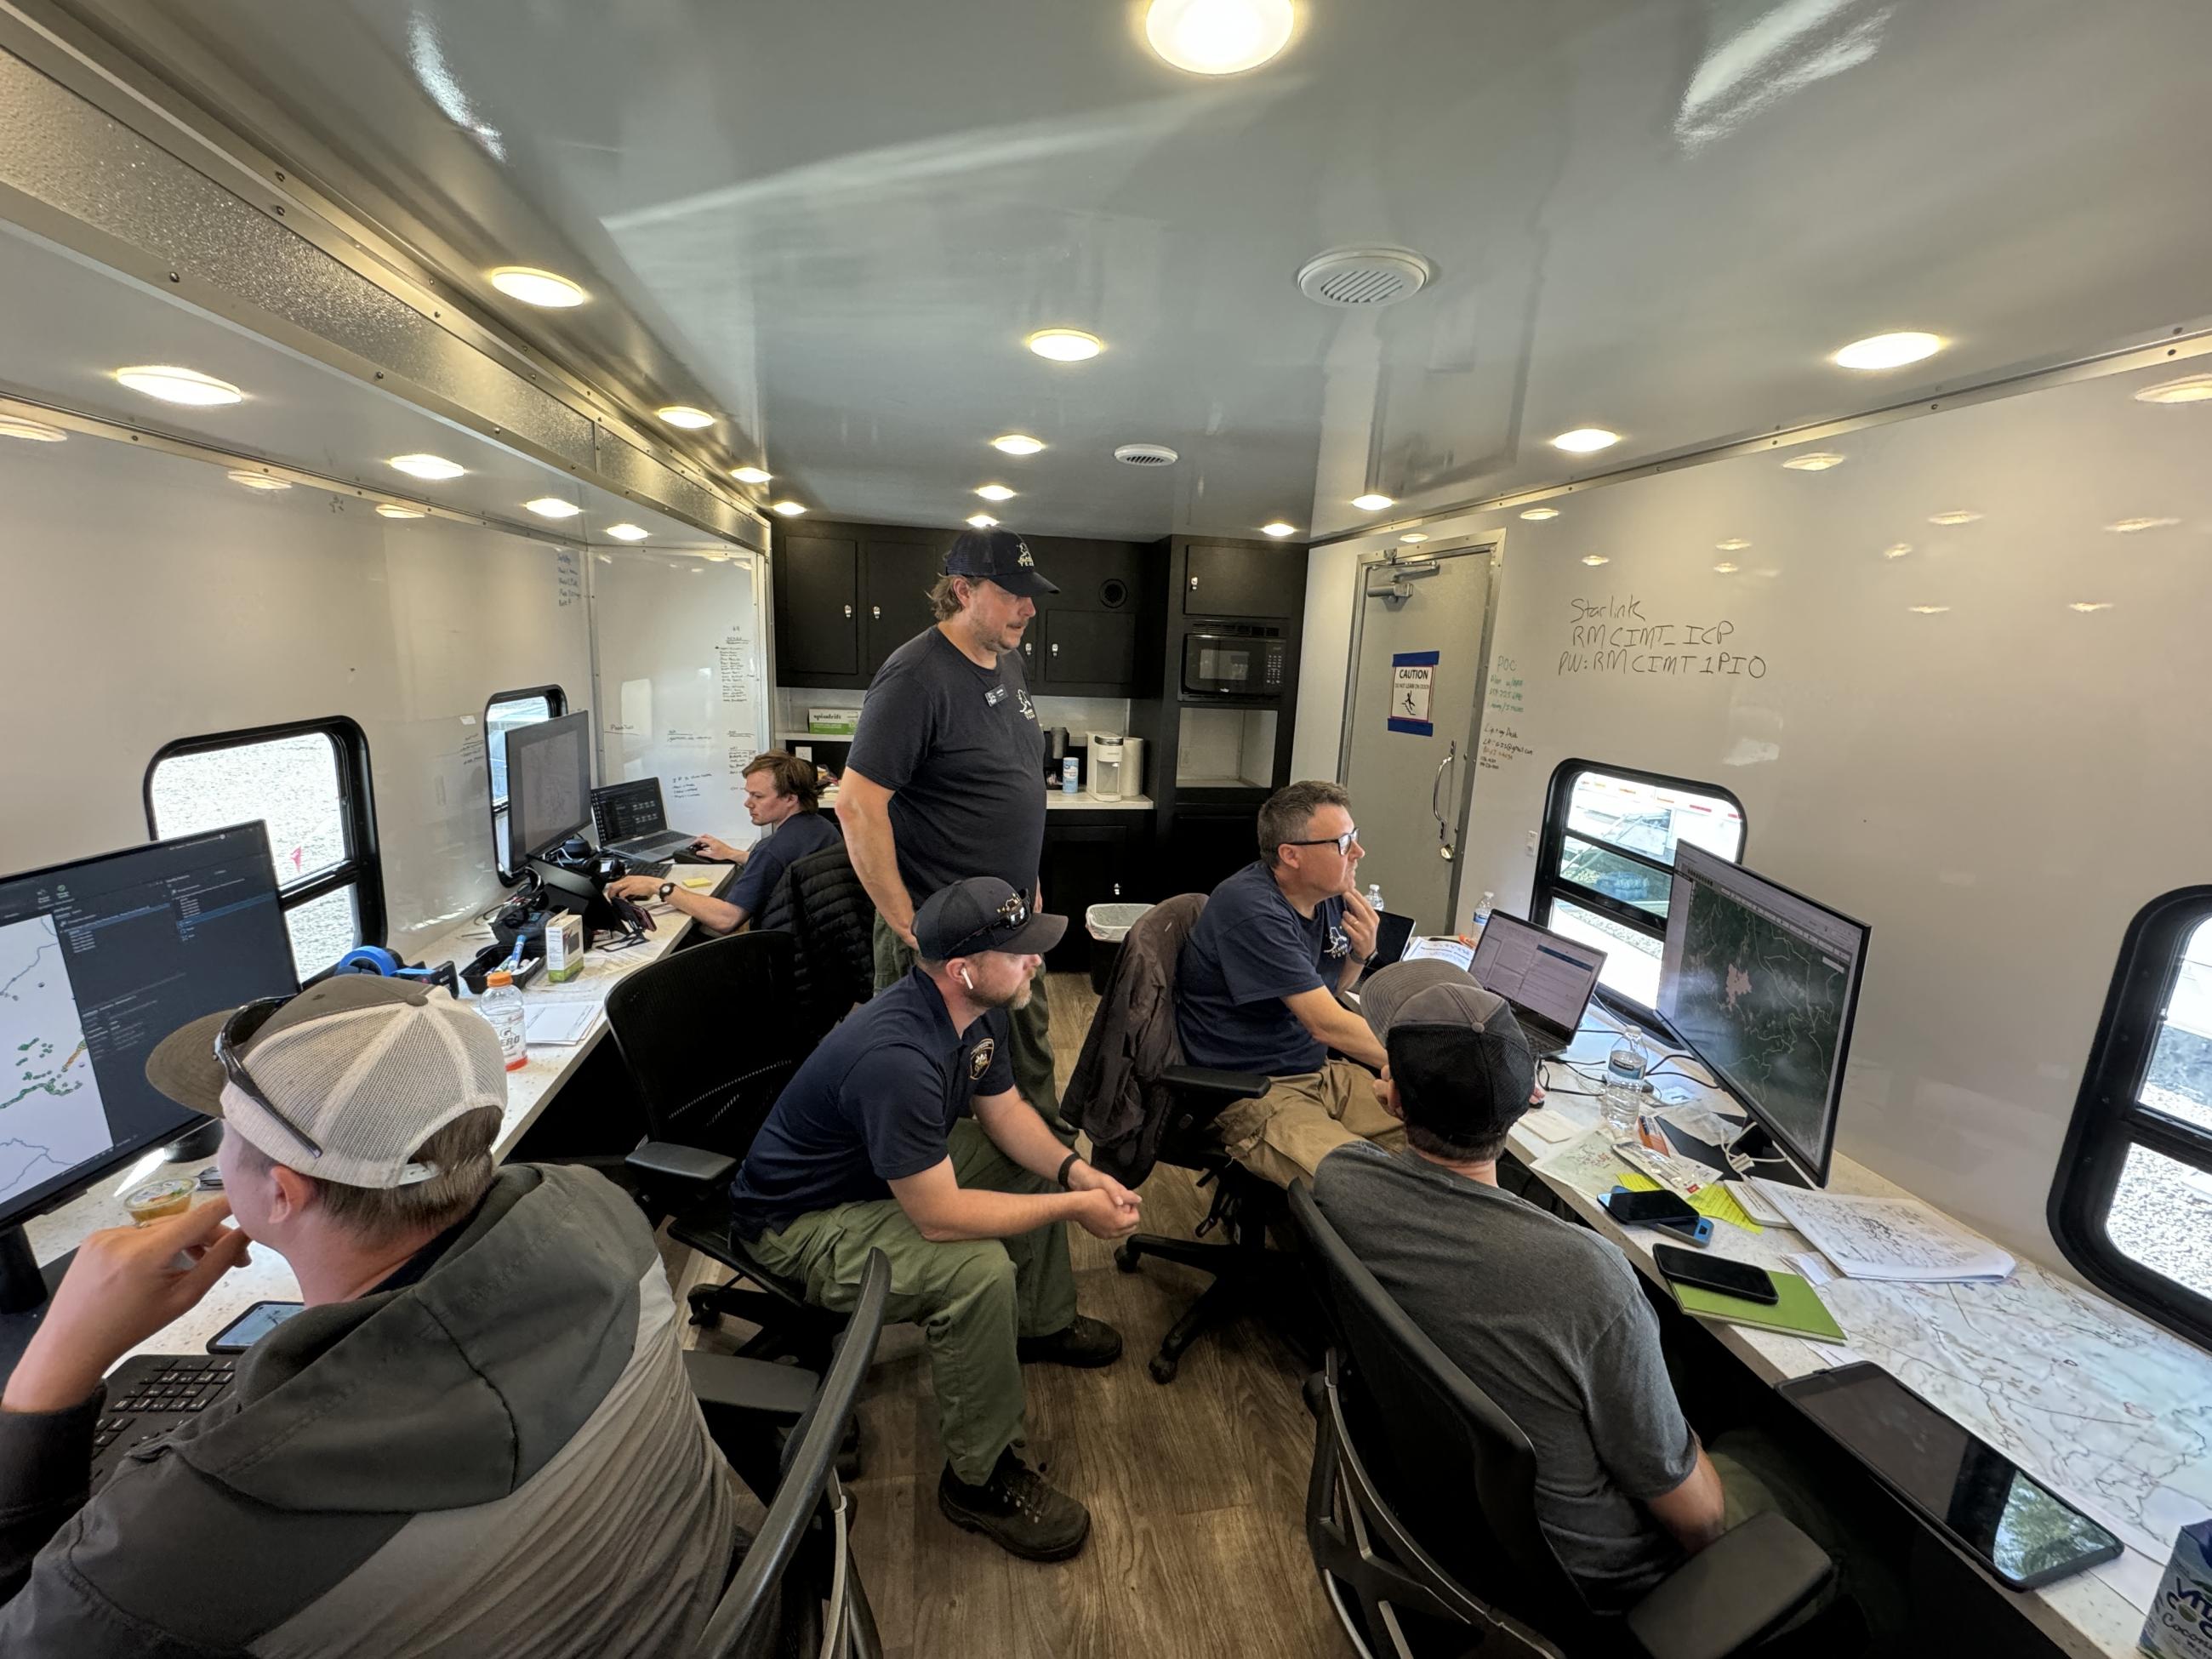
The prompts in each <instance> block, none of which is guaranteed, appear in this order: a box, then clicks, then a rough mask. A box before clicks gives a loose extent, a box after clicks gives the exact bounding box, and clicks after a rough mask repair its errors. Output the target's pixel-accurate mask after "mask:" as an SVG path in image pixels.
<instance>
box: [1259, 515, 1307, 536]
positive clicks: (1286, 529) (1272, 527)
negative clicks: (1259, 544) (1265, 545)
mask: <svg viewBox="0 0 2212 1659" xmlns="http://www.w3.org/2000/svg"><path fill="white" fill-rule="evenodd" d="M1260 533H1261V535H1262V536H1273V537H1276V538H1282V537H1285V536H1295V535H1297V533H1298V527H1297V526H1296V525H1294V524H1285V523H1284V522H1283V521H1282V520H1280V519H1276V520H1273V521H1271V522H1270V523H1267V524H1263V525H1261V526H1260Z"/></svg>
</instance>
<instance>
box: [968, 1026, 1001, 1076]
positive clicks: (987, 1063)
mask: <svg viewBox="0 0 2212 1659" xmlns="http://www.w3.org/2000/svg"><path fill="white" fill-rule="evenodd" d="M998 1051H999V1043H998V1039H997V1038H995V1037H985V1038H984V1039H983V1040H982V1041H981V1042H979V1043H977V1044H976V1045H975V1052H974V1053H973V1054H969V1056H968V1080H969V1082H971V1083H973V1082H977V1081H980V1080H981V1078H982V1075H983V1073H986V1072H987V1071H989V1070H990V1069H991V1056H992V1055H993V1054H996V1053H998Z"/></svg>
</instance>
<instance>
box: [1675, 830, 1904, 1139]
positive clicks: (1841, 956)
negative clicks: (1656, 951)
mask: <svg viewBox="0 0 2212 1659" xmlns="http://www.w3.org/2000/svg"><path fill="white" fill-rule="evenodd" d="M1866 943H1867V929H1866V927H1865V926H1864V924H1863V923H1860V922H1856V921H1851V920H1850V918H1849V917H1847V916H1843V915H1838V914H1837V913H1836V912H1835V911H1833V910H1831V909H1829V908H1827V907H1826V905H1822V904H1815V903H1814V902H1813V901H1812V900H1810V899H1808V898H1806V897H1804V896H1802V895H1800V894H1796V893H1793V892H1791V891H1790V890H1789V889H1788V888H1786V887H1780V886H1778V885H1776V884H1774V883H1772V882H1771V881H1768V880H1767V879H1765V878H1764V877H1762V876H1756V875H1753V873H1752V872H1750V871H1748V870H1744V869H1741V868H1739V867H1738V866H1735V865H1733V864H1730V863H1729V862H1728V861H1727V860H1724V859H1721V858H1717V857H1716V856H1714V855H1713V854H1711V853H1708V852H1705V850H1704V849H1703V848H1697V847H1692V846H1690V845H1689V844H1687V843H1684V844H1683V845H1681V846H1680V847H1678V848H1676V849H1675V854H1674V884H1673V889H1672V891H1671V892H1670V894H1669V895H1668V907H1667V943H1666V948H1665V951H1664V954H1663V955H1662V958H1661V962H1660V969H1659V1003H1658V1008H1659V1013H1660V1016H1661V1018H1663V1019H1665V1020H1666V1021H1667V1023H1668V1024H1669V1025H1671V1026H1672V1027H1674V1030H1675V1032H1676V1034H1677V1035H1678V1036H1680V1037H1681V1039H1682V1041H1683V1042H1685V1043H1686V1044H1687V1045H1688V1046H1689V1047H1690V1048H1692V1050H1693V1051H1695V1053H1696V1054H1697V1055H1698V1056H1699V1059H1701V1060H1704V1061H1705V1063H1706V1064H1707V1065H1708V1066H1711V1068H1712V1071H1713V1074H1714V1076H1715V1077H1717V1078H1718V1079H1720V1081H1721V1083H1722V1084H1723V1085H1724V1086H1725V1087H1726V1088H1727V1089H1728V1091H1729V1092H1730V1093H1731V1094H1733V1095H1735V1097H1736V1098H1737V1099H1739V1100H1741V1102H1742V1103H1744V1104H1745V1106H1747V1108H1749V1109H1750V1111H1751V1113H1752V1115H1753V1117H1755V1118H1756V1119H1757V1120H1758V1121H1759V1123H1760V1124H1761V1125H1762V1126H1764V1127H1765V1130H1766V1132H1767V1133H1769V1134H1770V1135H1771V1136H1772V1137H1773V1138H1774V1139H1775V1140H1776V1141H1777V1142H1778V1144H1779V1145H1780V1146H1782V1148H1783V1150H1784V1151H1785V1152H1788V1153H1789V1154H1790V1157H1791V1158H1794V1159H1795V1160H1796V1162H1797V1164H1799V1166H1800V1167H1802V1169H1803V1170H1805V1171H1806V1173H1807V1174H1808V1175H1810V1176H1812V1177H1813V1179H1814V1181H1815V1182H1820V1181H1825V1180H1826V1178H1827V1172H1828V1155H1829V1153H1830V1152H1831V1151H1832V1148H1833V1146H1834V1145H1835V1138H1836V1104H1837V1101H1838V1098H1839V1097H1840V1096H1841V1094H1842V1091H1843V1084H1844V1059H1845V1056H1846V1054H1848V1052H1849V1050H1850V1037H1851V1017H1852V1014H1853V1012H1854V1011H1855V1010H1856V1009H1857V1006H1858V994H1859V975H1860V972H1861V970H1862V968H1863V964H1864V960H1865V957H1866Z"/></svg>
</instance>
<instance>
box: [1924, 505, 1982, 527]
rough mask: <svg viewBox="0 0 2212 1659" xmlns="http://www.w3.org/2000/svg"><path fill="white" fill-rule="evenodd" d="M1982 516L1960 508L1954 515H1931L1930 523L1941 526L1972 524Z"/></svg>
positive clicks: (1929, 517)
mask: <svg viewBox="0 0 2212 1659" xmlns="http://www.w3.org/2000/svg"><path fill="white" fill-rule="evenodd" d="M1981 516H1982V515H1981V514H1980V513H1972V512H1969V511H1967V510H1966V508H1964V507H1960V509H1959V510H1958V511H1956V512H1954V513H1929V515H1928V522H1929V523H1930V524H1940V525H1954V524H1972V523H1973V521H1974V520H1977V519H1978V518H1980V517H1981Z"/></svg>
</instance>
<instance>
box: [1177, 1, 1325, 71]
mask: <svg viewBox="0 0 2212 1659" xmlns="http://www.w3.org/2000/svg"><path fill="white" fill-rule="evenodd" d="M1295 21H1297V14H1296V13H1295V12H1293V11H1292V10H1291V0H1152V4H1151V5H1150V6H1148V7H1146V9H1145V39H1146V40H1148V41H1150V42H1151V43H1152V50H1153V51H1154V52H1158V53H1159V55H1160V56H1161V57H1162V58H1165V59H1166V60H1167V61H1168V62H1169V63H1170V64H1174V65H1175V67H1176V68H1177V69H1179V70H1189V71H1190V72H1191V73H1192V74H1193V75H1239V74H1242V73H1243V71H1244V70H1249V69H1257V68H1259V67H1260V65H1261V64H1264V63H1266V62H1267V60H1268V59H1269V58H1273V56H1274V55H1275V54H1276V53H1277V52H1280V51H1282V49H1283V48H1284V47H1285V46H1288V45H1289V44H1290V40H1291V25H1292V24H1293V23H1294V22H1295Z"/></svg>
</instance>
